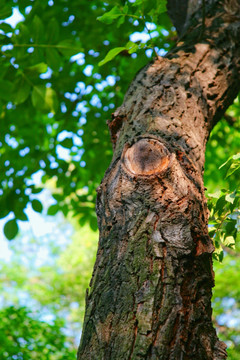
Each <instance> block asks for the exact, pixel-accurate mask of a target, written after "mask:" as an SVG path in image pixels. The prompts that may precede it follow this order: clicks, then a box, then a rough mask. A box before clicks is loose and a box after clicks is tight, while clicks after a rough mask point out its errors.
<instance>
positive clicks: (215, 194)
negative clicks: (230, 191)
mask: <svg viewBox="0 0 240 360" xmlns="http://www.w3.org/2000/svg"><path fill="white" fill-rule="evenodd" d="M221 194H222V192H221V190H218V191H216V192H215V193H213V194H208V197H211V198H215V199H218V198H219V197H220V195H221Z"/></svg>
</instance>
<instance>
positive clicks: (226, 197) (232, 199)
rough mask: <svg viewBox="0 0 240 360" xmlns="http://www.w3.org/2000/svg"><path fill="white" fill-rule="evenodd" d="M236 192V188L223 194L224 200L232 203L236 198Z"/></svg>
mask: <svg viewBox="0 0 240 360" xmlns="http://www.w3.org/2000/svg"><path fill="white" fill-rule="evenodd" d="M236 194H237V192H236V190H235V191H234V192H232V193H231V194H227V195H226V196H225V200H226V201H228V202H230V203H231V204H233V203H234V200H235V198H236Z"/></svg>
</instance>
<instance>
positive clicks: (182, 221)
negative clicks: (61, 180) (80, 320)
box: [78, 0, 240, 360]
mask: <svg viewBox="0 0 240 360" xmlns="http://www.w3.org/2000/svg"><path fill="white" fill-rule="evenodd" d="M174 3H175V1H174V0H173V1H171V0H170V1H169V3H168V6H169V12H170V15H171V17H172V19H173V23H174V24H176V27H177V29H178V30H179V32H180V33H181V36H182V38H181V42H179V43H178V44H177V46H176V48H175V49H173V50H172V51H171V52H170V53H169V54H168V55H167V56H166V57H164V58H158V59H156V60H155V61H153V62H152V63H150V64H148V65H147V66H146V67H145V68H144V69H142V70H141V71H140V72H139V73H138V75H137V76H136V78H135V80H134V81H133V82H132V84H131V86H130V88H129V90H128V92H127V94H126V96H125V100H124V103H123V105H122V106H121V107H120V108H119V109H118V110H116V112H115V113H114V114H113V119H112V121H111V122H110V123H109V128H110V131H111V136H112V141H113V144H114V148H115V150H114V156H113V160H112V163H111V165H110V167H109V169H108V170H107V172H106V174H105V177H104V179H103V181H102V184H101V185H100V187H99V188H98V200H97V215H98V221H99V229H100V240H99V248H98V253H97V260H96V264H95V268H94V273H93V277H92V280H91V284H90V291H89V292H88V293H87V296H86V314H85V320H84V328H83V335H82V340H81V344H80V348H79V353H78V359H79V360H80V359H81V360H85V359H87V360H89V359H91V360H103V359H104V360H120V359H124V360H130V359H158V360H170V359H171V360H188V359H194V360H210V359H215V360H219V359H225V358H226V351H225V347H226V346H225V344H223V343H222V342H220V341H219V340H218V338H217V335H216V331H215V329H214V328H213V325H212V319H211V315H212V310H211V295H212V291H211V289H212V287H213V285H214V274H213V270H212V252H213V250H214V248H213V245H212V242H211V239H210V238H209V236H208V226H207V222H208V212H207V205H206V200H205V196H204V185H203V178H202V176H203V167H204V153H205V145H206V142H207V139H208V137H209V133H210V131H211V129H212V127H213V126H214V124H215V123H216V122H217V121H218V120H219V119H220V118H221V116H222V115H223V113H224V111H225V110H226V108H227V107H228V106H229V105H230V104H231V102H232V101H233V99H234V97H235V96H236V94H237V92H238V90H239V40H238V39H239V38H240V32H239V27H240V26H239V20H240V19H239V14H240V6H239V3H237V1H228V2H226V3H225V5H223V3H221V4H220V2H219V1H209V2H208V4H207V6H206V9H205V12H206V18H205V19H204V20H205V28H204V29H203V28H202V19H201V16H202V9H201V7H199V9H197V7H196V13H194V14H193V11H192V10H189V11H191V13H190V14H189V13H185V14H182V17H183V18H184V19H186V21H185V24H184V26H180V25H179V24H180V22H179V16H181V14H180V15H179V14H178V13H176V14H175V13H174V7H175V4H174ZM183 3H185V5H186V6H185V9H192V7H191V6H190V5H191V4H189V1H186V0H185V1H183ZM190 3H191V2H190ZM193 3H194V4H195V6H199V5H197V2H196V1H193ZM188 5H189V6H188ZM183 8H184V6H183ZM182 11H187V10H182ZM190 19H191V21H190ZM199 36H201V39H199ZM213 176H214V174H213Z"/></svg>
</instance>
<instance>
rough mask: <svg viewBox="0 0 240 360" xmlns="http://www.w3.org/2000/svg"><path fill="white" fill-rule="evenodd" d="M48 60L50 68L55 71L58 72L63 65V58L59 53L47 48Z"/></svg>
mask: <svg viewBox="0 0 240 360" xmlns="http://www.w3.org/2000/svg"><path fill="white" fill-rule="evenodd" d="M46 60H47V64H48V66H49V67H50V68H51V69H52V70H54V71H58V70H59V68H60V65H61V57H60V55H59V53H58V51H57V50H56V49H54V48H48V47H47V48H46Z"/></svg>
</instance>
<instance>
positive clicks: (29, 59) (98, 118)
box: [0, 0, 240, 359]
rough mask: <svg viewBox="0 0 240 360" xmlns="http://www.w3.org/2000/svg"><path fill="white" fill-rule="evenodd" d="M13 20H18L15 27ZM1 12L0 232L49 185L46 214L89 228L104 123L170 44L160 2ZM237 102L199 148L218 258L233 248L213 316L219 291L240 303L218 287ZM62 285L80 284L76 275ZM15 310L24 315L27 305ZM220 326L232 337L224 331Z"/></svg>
mask: <svg viewBox="0 0 240 360" xmlns="http://www.w3.org/2000/svg"><path fill="white" fill-rule="evenodd" d="M12 14H15V15H14V16H13V18H11V16H12ZM17 14H18V15H17ZM20 14H21V17H20ZM16 16H18V17H19V20H20V21H19V22H17V24H16V25H15V24H14V18H15V17H16ZM0 18H1V19H2V21H1V22H0V41H1V50H0V51H1V53H0V62H1V68H2V71H1V74H0V114H1V115H0V124H1V130H2V131H1V134H0V167H1V173H0V218H4V219H5V227H4V234H5V236H6V237H7V238H8V239H9V240H12V239H14V238H15V237H16V235H17V234H18V230H19V224H20V222H21V221H27V220H28V218H27V215H26V212H25V210H26V208H27V206H29V204H31V207H32V209H33V210H34V211H36V212H39V213H41V212H42V211H43V206H42V203H41V198H40V197H39V193H41V191H42V190H43V189H44V188H46V187H48V188H50V189H51V191H52V196H53V198H54V199H55V203H54V204H53V205H51V206H50V207H49V209H48V214H49V215H52V216H54V215H55V214H56V213H57V212H58V211H61V212H62V213H63V214H64V216H71V217H72V216H75V217H76V221H77V222H79V224H80V225H81V226H83V225H84V224H85V223H86V222H88V223H89V224H90V227H91V229H92V230H96V229H97V222H96V216H95V199H96V188H97V186H98V185H99V183H100V181H101V178H102V176H103V173H104V171H105V170H106V168H107V166H108V164H109V162H110V159H111V156H112V148H111V142H110V135H109V132H108V129H107V125H106V121H107V120H109V119H111V114H112V112H113V111H114V109H115V108H116V107H118V106H119V105H120V104H121V103H122V101H123V98H124V94H125V92H126V90H127V88H128V86H129V84H130V82H131V80H132V79H133V78H134V76H135V75H136V73H137V71H138V70H139V69H141V68H142V67H143V66H144V65H145V64H146V63H148V62H149V61H151V58H153V57H155V56H157V55H159V56H162V55H164V54H165V53H166V52H167V51H168V50H169V49H171V46H172V45H173V44H174V42H175V41H176V39H177V36H176V31H175V28H174V27H173V25H172V23H171V21H170V19H169V17H168V15H167V12H166V1H163V0H162V1H159V0H151V1H145V0H136V1H133V0H129V1H122V0H114V1H111V2H105V1H100V0H99V1H98V0H94V1H91V2H89V1H87V0H81V1H77V0H72V1H70V0H58V1H53V0H49V1H47V0H36V1H34V2H33V1H31V0H21V1H20V0H11V1H9V0H5V1H2V6H1V10H0ZM9 18H10V20H9ZM239 102H240V99H239V97H238V98H237V99H236V100H235V102H234V104H233V105H232V106H231V107H230V108H229V110H228V112H227V114H225V116H224V118H223V119H222V121H221V122H220V123H218V125H217V126H216V127H215V129H214V130H213V132H212V135H211V137H210V140H209V143H208V147H207V151H206V170H205V186H206V188H207V191H208V193H209V194H210V195H209V208H210V211H211V214H210V215H211V216H210V223H211V225H212V226H211V227H210V231H211V235H212V237H213V239H214V241H215V245H216V253H215V257H216V258H217V259H219V260H222V257H223V254H224V252H223V250H225V253H226V252H230V255H229V257H228V258H227V259H226V260H224V261H226V262H225V265H224V266H225V267H224V269H223V268H222V265H221V264H217V268H218V269H220V270H219V273H217V274H218V275H217V279H219V280H218V281H217V283H219V285H218V287H217V288H216V292H215V299H216V300H215V303H216V309H217V310H216V315H219V314H221V313H222V312H223V309H224V308H225V307H224V305H223V303H222V301H221V300H219V299H220V297H221V296H223V297H224V298H225V299H233V298H234V299H235V300H234V301H235V302H234V307H235V308H236V309H237V310H238V311H239V308H240V299H239V294H238V292H237V291H236V289H235V290H234V289H233V288H231V290H230V291H229V290H228V289H229V287H228V286H229V282H228V283H227V284H225V285H226V286H224V285H221V284H224V281H223V278H225V276H221V275H220V274H221V272H222V273H224V274H225V273H226V274H228V276H229V278H230V279H231V278H233V277H234V271H235V270H234V269H235V266H236V267H238V266H239V260H238V259H239V256H238V251H237V250H238V249H239V245H237V247H236V250H234V246H235V240H236V238H237V226H236V224H237V221H239V220H238V219H239V212H238V210H237V209H238V206H239V205H238V201H239V189H238V187H237V185H236V184H237V183H238V182H239V168H240V160H239V159H240V156H239V155H237V152H238V151H239V143H240V135H239V128H240V104H239ZM228 159H229V160H228ZM226 161H228V162H227V164H225V166H223V167H221V168H220V169H219V167H220V166H221V165H222V164H223V163H224V162H226ZM36 176H38V177H39V178H40V179H41V181H40V182H36V181H35V180H34V179H35V178H36ZM52 184H54V185H52ZM83 253H84V251H83ZM93 257H94V255H93ZM65 261H66V266H67V260H65ZM92 261H93V260H92ZM233 262H234V264H233ZM78 271H79V269H78V270H77V272H78ZM80 271H81V270H80ZM88 271H89V270H88ZM66 273H67V272H66ZM229 274H230V275H229ZM66 276H67V275H66ZM88 276H89V275H88ZM55 280H56V281H57V282H58V281H59V282H60V280H59V278H58V279H55ZM67 281H69V283H70V282H71V281H73V282H75V281H76V282H77V281H78V280H77V276H76V274H75V275H74V276H73V279H72V280H71V279H70V278H68V279H67ZM87 281H88V280H87V279H86V278H85V284H86V285H87ZM234 281H235V280H234ZM236 281H237V280H236ZM40 290H41V289H40ZM40 290H39V291H40ZM68 291H70V286H69V288H68ZM40 294H41V292H40ZM229 294H231V296H230V295H229ZM73 296H75V294H74V295H73ZM40 297H41V295H39V299H38V300H40ZM52 300H53V299H52ZM52 300H51V301H52ZM229 301H230V300H229ZM4 311H5V310H4ZM16 311H19V314H20V315H19V316H25V317H26V319H28V316H29V315H28V313H27V311H25V310H24V309H22V308H19V310H16ZM4 317H7V315H6V314H5V315H4ZM29 321H30V320H29ZM31 321H32V320H31ZM34 326H35V325H34ZM40 328H41V326H40ZM58 330H59V328H58V329H57V330H56V331H58ZM221 330H222V333H223V335H224V336H229V331H228V330H226V328H223V327H222V328H221V329H220V331H221ZM39 331H40V330H39ZM226 333H227V334H228V335H226ZM31 336H34V335H32V334H30V335H29V339H30V337H31ZM237 336H239V333H238V332H237V331H235V330H233V331H232V332H231V339H232V340H229V341H232V343H234V344H235V347H239V341H238V340H236V339H238V338H237ZM26 341H28V340H26ZM29 341H30V340H29ZM49 341H50V340H49ZM61 341H62V340H61ZM234 351H235V350H234ZM234 351H233V353H234ZM234 356H235V358H236V359H237V357H236V356H237V355H233V359H234ZM19 358H20V357H19ZM46 358H47V357H46ZM56 358H57V357H56ZM6 359H7V357H6Z"/></svg>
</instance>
